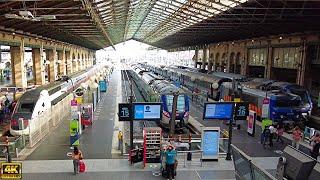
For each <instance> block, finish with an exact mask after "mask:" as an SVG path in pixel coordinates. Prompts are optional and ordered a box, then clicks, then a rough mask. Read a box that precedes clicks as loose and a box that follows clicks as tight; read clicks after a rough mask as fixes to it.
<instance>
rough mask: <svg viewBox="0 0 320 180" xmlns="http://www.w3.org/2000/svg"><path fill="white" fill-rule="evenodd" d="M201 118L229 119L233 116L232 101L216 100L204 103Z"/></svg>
mask: <svg viewBox="0 0 320 180" xmlns="http://www.w3.org/2000/svg"><path fill="white" fill-rule="evenodd" d="M204 105H205V106H204V112H203V119H205V120H208V119H209V120H211V119H221V120H230V119H232V117H233V107H234V103H230V102H216V103H205V104H204Z"/></svg>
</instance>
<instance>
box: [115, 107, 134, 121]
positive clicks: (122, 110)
mask: <svg viewBox="0 0 320 180" xmlns="http://www.w3.org/2000/svg"><path fill="white" fill-rule="evenodd" d="M118 116H119V121H130V120H131V117H132V115H131V104H129V103H119V112H118Z"/></svg>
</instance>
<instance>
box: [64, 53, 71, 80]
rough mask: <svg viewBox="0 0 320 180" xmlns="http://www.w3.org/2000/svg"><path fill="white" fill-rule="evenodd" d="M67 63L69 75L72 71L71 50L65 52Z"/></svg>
mask: <svg viewBox="0 0 320 180" xmlns="http://www.w3.org/2000/svg"><path fill="white" fill-rule="evenodd" d="M65 56H66V59H65V63H66V71H67V75H69V74H71V73H72V59H71V53H70V51H66V52H65Z"/></svg>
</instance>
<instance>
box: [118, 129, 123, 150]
mask: <svg viewBox="0 0 320 180" xmlns="http://www.w3.org/2000/svg"><path fill="white" fill-rule="evenodd" d="M122 144H123V134H122V132H121V131H119V133H118V150H122Z"/></svg>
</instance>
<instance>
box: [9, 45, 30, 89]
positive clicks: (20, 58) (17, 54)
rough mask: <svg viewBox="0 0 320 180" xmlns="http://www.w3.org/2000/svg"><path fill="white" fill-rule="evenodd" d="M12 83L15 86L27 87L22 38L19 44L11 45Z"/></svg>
mask: <svg viewBox="0 0 320 180" xmlns="http://www.w3.org/2000/svg"><path fill="white" fill-rule="evenodd" d="M10 54H11V66H12V84H13V85H14V86H16V87H27V86H28V83H27V75H26V70H25V67H24V40H21V44H20V46H11V47H10Z"/></svg>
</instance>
